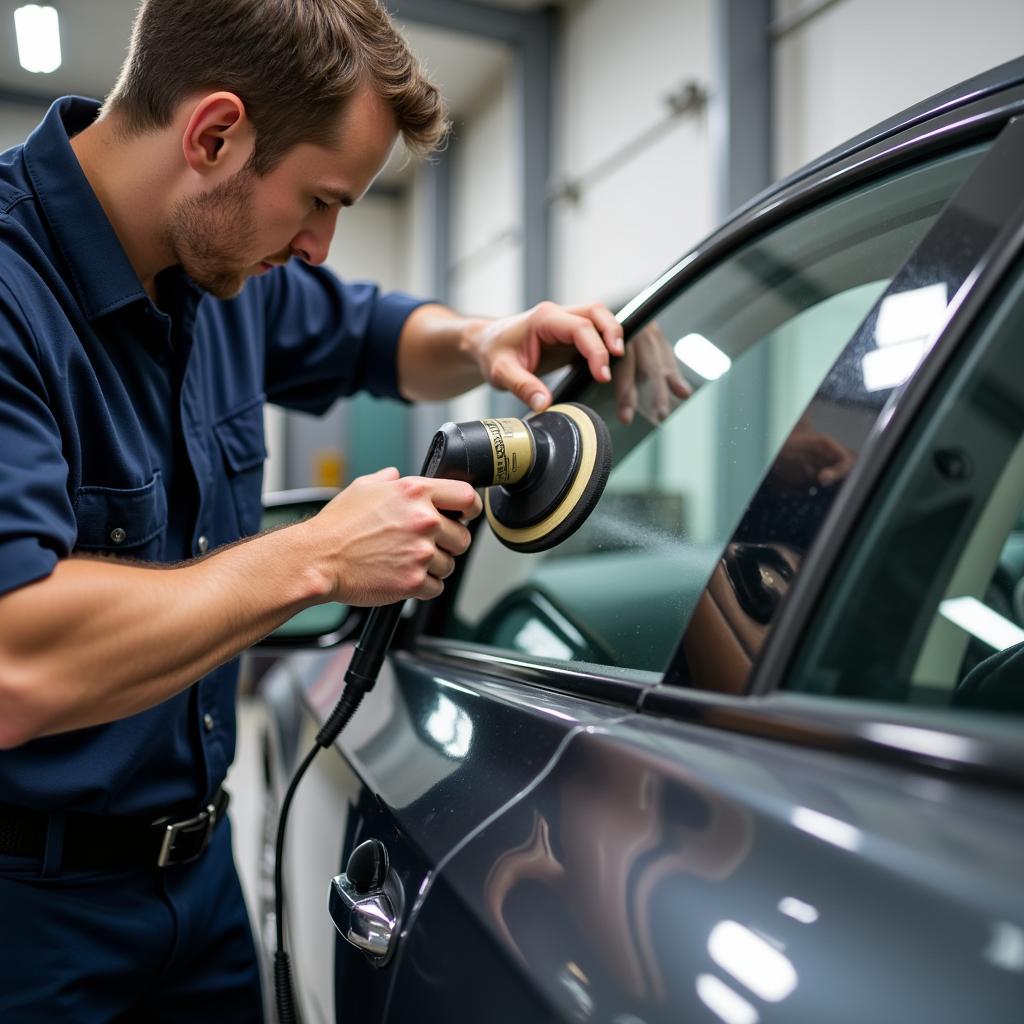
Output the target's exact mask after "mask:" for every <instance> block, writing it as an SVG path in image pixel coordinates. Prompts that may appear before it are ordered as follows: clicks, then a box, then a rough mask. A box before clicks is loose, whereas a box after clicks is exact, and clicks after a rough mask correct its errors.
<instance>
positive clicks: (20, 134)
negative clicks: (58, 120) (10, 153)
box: [0, 102, 47, 153]
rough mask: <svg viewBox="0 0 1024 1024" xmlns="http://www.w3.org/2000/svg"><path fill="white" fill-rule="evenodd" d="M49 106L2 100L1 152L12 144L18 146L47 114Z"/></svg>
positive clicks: (0, 111) (0, 113)
mask: <svg viewBox="0 0 1024 1024" xmlns="http://www.w3.org/2000/svg"><path fill="white" fill-rule="evenodd" d="M46 111H47V107H46V106H45V105H43V104H40V105H39V106H38V107H33V106H29V105H28V104H21V103H3V102H0V153H2V152H3V151H4V150H5V149H10V148H11V146H18V145H20V144H21V143H22V142H24V141H25V139H26V138H27V137H28V135H29V133H30V132H31V131H32V129H33V128H35V126H36V125H37V124H39V122H40V121H42V119H43V118H44V117H45V116H46Z"/></svg>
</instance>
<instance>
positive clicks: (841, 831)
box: [790, 807, 861, 850]
mask: <svg viewBox="0 0 1024 1024" xmlns="http://www.w3.org/2000/svg"><path fill="white" fill-rule="evenodd" d="M790 821H792V822H793V824H794V825H796V827H797V828H798V829H801V830H803V831H804V832H808V833H810V835H812V836H817V837H818V838H819V839H824V840H825V842H826V843H832V845H833V846H841V847H842V848H843V849H844V850H859V849H860V844H861V831H860V829H859V828H854V826H853V825H848V824H847V823H846V822H845V821H840V820H839V819H838V818H833V817H831V816H829V815H828V814H822V813H821V812H820V811H812V810H811V809H810V808H809V807H798V808H797V809H796V810H795V811H793V813H792V815H791V816H790Z"/></svg>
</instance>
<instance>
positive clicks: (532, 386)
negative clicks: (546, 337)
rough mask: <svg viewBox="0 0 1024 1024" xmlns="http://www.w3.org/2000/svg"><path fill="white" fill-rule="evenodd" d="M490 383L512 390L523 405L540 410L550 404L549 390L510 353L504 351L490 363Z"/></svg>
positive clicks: (535, 410)
mask: <svg viewBox="0 0 1024 1024" xmlns="http://www.w3.org/2000/svg"><path fill="white" fill-rule="evenodd" d="M491 383H492V384H493V385H494V386H495V387H496V388H502V389H504V390H505V391H510V392H512V394H513V395H515V396H516V398H518V399H519V400H520V401H521V402H522V403H523V404H524V405H528V406H529V407H530V408H531V409H532V410H533V411H534V412H540V411H541V410H543V409H546V408H547V407H548V406H549V405H550V404H551V392H550V391H549V390H548V388H547V386H546V385H545V384H544V382H543V381H542V380H541V379H540V377H538V376H536V375H535V374H533V373H530V371H529V370H528V369H526V367H525V366H523V365H522V363H520V362H519V361H518V360H517V359H516V358H515V356H513V355H512V354H511V353H504V354H502V355H501V356H500V357H498V358H496V359H495V360H494V362H493V364H492V365H491Z"/></svg>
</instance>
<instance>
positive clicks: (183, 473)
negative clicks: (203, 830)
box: [0, 97, 418, 815]
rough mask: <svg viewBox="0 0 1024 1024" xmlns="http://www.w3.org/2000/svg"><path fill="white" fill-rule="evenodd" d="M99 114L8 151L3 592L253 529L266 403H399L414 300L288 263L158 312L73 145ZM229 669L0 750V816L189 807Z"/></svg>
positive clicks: (75, 102)
mask: <svg viewBox="0 0 1024 1024" xmlns="http://www.w3.org/2000/svg"><path fill="white" fill-rule="evenodd" d="M98 109H99V104H98V103H96V102H95V101H93V100H86V99H81V98H78V97H65V98H64V99H61V100H58V101H57V102H56V103H55V104H54V105H53V106H52V107H51V108H50V111H49V113H47V115H46V117H45V119H44V120H43V122H42V123H41V124H40V125H39V127H38V128H37V129H36V130H35V131H34V132H33V133H32V135H31V136H30V137H29V138H28V140H27V141H26V142H25V144H24V145H23V146H17V147H15V148H14V149H10V150H8V151H7V152H5V153H3V154H0V594H2V593H7V592H9V591H11V590H13V589H14V588H16V587H20V586H23V585H25V584H27V583H30V582H32V581H34V580H39V579H41V578H43V577H46V576H47V575H48V574H49V573H50V572H51V571H52V570H53V568H54V566H55V565H56V564H57V561H58V560H59V559H61V558H66V557H67V556H69V555H72V554H76V553H86V552H89V553H101V554H110V555H118V556H124V557H126V558H132V559H141V560H144V561H147V562H179V561H181V560H183V559H187V558H191V557H193V556H195V555H198V554H200V553H202V551H203V550H204V549H206V548H207V547H208V548H209V550H211V551H212V550H213V549H214V548H215V547H217V546H218V545H221V544H225V543H227V542H229V541H234V540H237V539H238V538H239V537H243V536H245V535H247V534H251V533H254V532H255V531H257V530H258V529H259V524H260V492H261V484H262V475H263V461H264V458H265V456H266V449H265V448H264V438H263V405H264V402H266V401H271V402H274V403H276V404H278V405H282V406H285V407H288V408H291V409H301V410H305V411H311V412H323V411H324V410H326V409H327V408H328V406H329V405H330V404H331V403H332V402H333V401H334V400H335V399H336V398H338V397H339V396H341V395H348V394H352V393H353V392H355V391H357V390H367V391H370V392H371V393H373V394H375V395H381V396H391V397H398V395H397V381H396V352H397V346H398V335H399V332H400V330H401V327H402V324H403V323H404V322H405V319H406V317H407V316H408V315H409V313H410V312H411V311H412V310H413V309H414V308H415V307H416V305H417V304H418V300H416V299H413V298H412V297H410V296H407V295H403V294H398V293H393V294H389V295H382V294H380V293H379V292H378V290H377V289H376V288H375V287H374V286H372V285H368V284H345V283H342V282H340V281H339V280H338V279H337V278H335V277H334V276H333V275H332V274H331V273H330V272H328V271H326V270H324V269H321V268H316V267H310V266H307V265H305V264H303V263H300V262H299V261H297V260H292V261H291V262H290V263H289V264H288V265H287V266H285V267H281V268H278V269H275V270H273V271H271V272H269V273H267V274H265V275H263V276H262V277H258V278H253V279H250V280H249V282H248V283H247V284H246V286H245V288H244V289H243V291H242V293H241V294H240V295H239V296H238V297H237V298H235V299H231V300H219V299H216V298H214V297H213V296H211V295H209V294H207V293H205V292H203V291H202V290H201V289H199V288H198V287H197V286H196V285H195V284H194V283H193V282H192V281H190V280H189V279H188V278H187V277H186V276H185V274H184V273H183V272H182V271H181V269H180V268H177V267H175V268H171V269H169V270H166V271H164V272H163V273H162V274H160V275H158V277H157V301H156V302H155V303H154V302H153V301H151V300H150V298H149V296H148V295H147V294H146V292H145V290H144V289H143V287H142V284H141V282H140V281H139V278H138V276H137V275H136V273H135V271H134V270H133V269H132V266H131V264H130V263H129V261H128V257H127V255H126V254H125V252H124V250H123V248H122V247H121V244H120V242H119V241H118V239H117V236H116V235H115V233H114V230H113V228H112V226H111V224H110V222H109V221H108V220H107V218H106V215H105V214H104V212H103V208H102V207H101V206H100V203H99V201H98V200H97V198H96V195H95V193H94V192H93V191H92V189H91V187H90V186H89V183H88V181H87V179H86V178H85V175H84V174H83V172H82V170H81V167H80V166H79V163H78V160H77V158H76V156H75V154H74V151H73V150H72V148H71V145H70V143H69V138H70V137H71V136H72V135H74V134H75V133H76V132H79V131H81V130H82V129H84V128H86V127H87V126H88V125H89V124H90V123H91V122H92V121H93V120H94V119H95V117H96V113H97V111H98ZM237 674H238V672H237V662H232V663H230V664H228V665H225V666H222V667H221V668H219V669H217V670H216V671H214V672H211V673H210V674H209V675H208V676H206V677H205V678H204V679H202V680H201V681H199V682H198V683H197V684H196V685H194V686H192V687H190V688H189V689H187V690H185V691H184V692H182V693H180V694H178V695H177V696H175V697H172V698H170V699H169V700H166V701H164V702H163V703H162V704H159V705H157V706H156V707H153V708H150V709H149V710H147V711H144V712H142V713H141V714H138V715H134V716H132V717H131V718H127V719H124V720H122V721H118V722H111V723H110V724H107V725H100V726H95V727H91V728H87V729H79V730H76V731H73V732H68V733H63V734H60V735H56V736H50V737H44V738H41V739H37V740H34V741H32V742H30V743H27V744H25V745H23V746H21V747H19V748H17V749H14V750H5V751H0V801H5V802H7V803H14V804H20V805H23V806H27V807H34V808H39V809H43V810H57V809H75V810H80V811H89V812H93V813H100V814H124V815H150V814H153V815H156V814H158V813H166V812H168V811H171V810H178V809H182V810H186V809H187V810H194V809H196V808H198V807H199V806H200V805H201V803H202V802H203V801H204V800H205V799H206V798H207V797H208V796H209V795H211V794H212V793H213V792H214V791H215V790H216V788H217V786H218V785H219V784H220V783H221V781H222V780H223V778H224V774H225V772H226V770H227V766H228V764H229V763H230V761H231V759H232V757H233V756H234V748H235V683H236V681H237ZM82 685H83V686H87V685H88V682H87V681H85V680H83V684H82Z"/></svg>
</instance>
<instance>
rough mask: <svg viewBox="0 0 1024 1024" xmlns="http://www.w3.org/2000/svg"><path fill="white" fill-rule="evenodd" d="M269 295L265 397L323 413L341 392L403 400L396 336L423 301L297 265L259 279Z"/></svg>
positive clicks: (265, 316)
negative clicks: (399, 380) (349, 281)
mask: <svg viewBox="0 0 1024 1024" xmlns="http://www.w3.org/2000/svg"><path fill="white" fill-rule="evenodd" d="M259 285H260V286H261V288H262V289H263V297H264V324H265V330H266V390H267V397H268V398H269V399H270V401H272V402H276V403H277V404H279V405H284V406H288V407H290V408H294V409H301V410H303V411H306V412H315V413H321V412H324V411H325V410H326V409H327V408H328V407H329V406H330V404H331V403H332V402H333V401H334V400H335V399H336V398H339V397H341V396H343V395H351V394H354V393H355V392H357V391H368V392H369V393H370V394H372V395H377V396H378V397H381V398H395V399H401V398H402V396H401V395H400V394H399V392H398V368H397V362H398V339H399V335H400V334H401V332H402V325H403V324H404V323H405V321H406V318H407V317H408V316H409V314H410V313H411V312H412V311H413V310H414V309H416V308H417V306H420V305H423V304H424V302H425V301H427V300H424V299H418V298H415V297H414V296H412V295H407V294H405V293H404V292H390V293H387V294H385V293H382V292H381V291H380V290H379V289H378V288H377V286H376V285H373V284H368V283H346V282H343V281H341V280H339V279H338V278H337V277H335V275H334V274H333V273H331V272H330V271H329V270H327V269H325V268H323V267H310V266H308V265H306V264H303V263H301V262H299V261H297V260H293V261H291V262H290V263H289V264H288V265H287V266H285V267H282V268H281V269H280V270H277V271H274V272H273V273H270V274H267V275H266V277H264V278H262V279H259Z"/></svg>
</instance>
